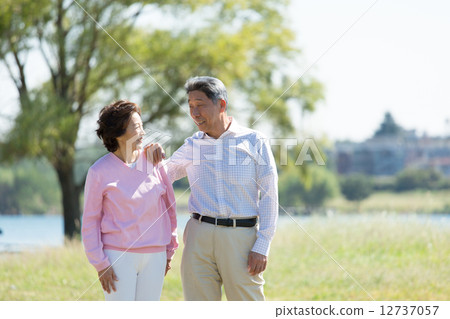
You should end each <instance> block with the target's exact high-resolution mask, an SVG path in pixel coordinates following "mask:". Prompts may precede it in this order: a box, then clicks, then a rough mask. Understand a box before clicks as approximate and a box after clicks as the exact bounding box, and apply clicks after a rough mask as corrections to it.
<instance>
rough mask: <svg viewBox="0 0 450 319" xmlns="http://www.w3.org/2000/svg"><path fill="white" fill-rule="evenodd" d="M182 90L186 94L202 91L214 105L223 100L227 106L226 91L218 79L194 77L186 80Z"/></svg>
mask: <svg viewBox="0 0 450 319" xmlns="http://www.w3.org/2000/svg"><path fill="white" fill-rule="evenodd" d="M184 88H185V89H186V93H188V94H189V92H192V91H202V92H203V93H205V95H206V96H207V97H208V98H209V99H210V100H212V101H213V102H214V103H217V101H219V100H221V99H223V100H225V102H227V105H228V95H227V89H226V88H225V85H224V84H223V83H222V81H220V80H219V79H216V78H213V77H211V76H196V77H193V78H190V79H189V80H187V81H186V84H185V85H184Z"/></svg>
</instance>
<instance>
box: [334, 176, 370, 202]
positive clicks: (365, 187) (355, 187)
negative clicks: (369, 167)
mask: <svg viewBox="0 0 450 319" xmlns="http://www.w3.org/2000/svg"><path fill="white" fill-rule="evenodd" d="M340 184H341V193H342V194H343V195H344V196H345V198H346V199H347V200H350V201H356V202H360V201H362V200H363V199H366V198H367V197H369V196H370V195H371V194H372V192H373V184H372V180H371V178H370V177H368V176H366V175H363V174H354V175H350V176H348V177H343V178H342V180H341V183H340Z"/></svg>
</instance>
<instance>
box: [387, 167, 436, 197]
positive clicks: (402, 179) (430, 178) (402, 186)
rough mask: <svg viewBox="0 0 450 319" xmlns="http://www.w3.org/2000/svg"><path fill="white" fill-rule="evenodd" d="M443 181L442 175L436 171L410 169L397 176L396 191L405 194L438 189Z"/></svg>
mask: <svg viewBox="0 0 450 319" xmlns="http://www.w3.org/2000/svg"><path fill="white" fill-rule="evenodd" d="M442 181H443V176H442V173H440V172H438V171H436V170H434V169H411V168H409V169H406V170H404V171H402V172H400V173H399V174H398V175H397V176H396V180H395V190H396V191H397V192H404V191H409V190H414V189H438V188H440V185H441V184H442Z"/></svg>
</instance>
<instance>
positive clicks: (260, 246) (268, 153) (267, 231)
mask: <svg viewBox="0 0 450 319" xmlns="http://www.w3.org/2000/svg"><path fill="white" fill-rule="evenodd" d="M260 145H261V147H260V148H259V154H258V156H259V159H260V160H258V165H257V166H256V183H257V187H258V190H259V192H260V200H259V230H258V232H257V234H256V236H257V239H256V242H255V244H254V245H253V248H252V251H254V252H257V253H259V254H262V255H265V256H268V255H269V250H270V243H271V241H272V239H273V236H274V235H275V229H276V223H277V220H278V174H277V167H276V164H275V159H274V157H273V154H272V150H271V148H270V144H269V142H268V140H264V139H262V138H261V139H260Z"/></svg>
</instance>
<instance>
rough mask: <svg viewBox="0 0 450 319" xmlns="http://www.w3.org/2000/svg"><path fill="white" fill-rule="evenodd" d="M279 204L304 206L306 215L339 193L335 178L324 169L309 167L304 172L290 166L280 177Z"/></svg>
mask: <svg viewBox="0 0 450 319" xmlns="http://www.w3.org/2000/svg"><path fill="white" fill-rule="evenodd" d="M279 185H280V186H279V188H280V190H279V193H280V204H281V205H282V206H298V205H302V204H303V205H305V210H306V212H307V213H311V212H312V211H313V210H314V209H316V208H318V207H321V206H322V205H323V204H324V202H325V200H327V199H329V198H332V197H334V196H335V195H337V194H338V193H339V185H338V182H337V179H336V176H335V175H334V174H333V173H332V172H330V171H329V170H327V169H326V168H324V167H317V166H311V167H309V168H308V169H307V170H306V171H305V172H302V170H301V169H300V167H296V166H291V167H289V168H287V169H286V170H285V171H283V173H282V174H281V175H280V182H279Z"/></svg>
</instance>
